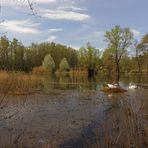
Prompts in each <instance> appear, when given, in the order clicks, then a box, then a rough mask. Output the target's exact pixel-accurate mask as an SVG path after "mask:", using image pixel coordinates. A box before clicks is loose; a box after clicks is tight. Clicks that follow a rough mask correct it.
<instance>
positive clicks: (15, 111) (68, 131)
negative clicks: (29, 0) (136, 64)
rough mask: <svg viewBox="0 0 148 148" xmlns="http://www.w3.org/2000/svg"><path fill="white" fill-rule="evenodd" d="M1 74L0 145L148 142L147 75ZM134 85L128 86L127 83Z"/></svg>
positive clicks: (100, 146) (79, 147)
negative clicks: (112, 86) (108, 89)
mask: <svg viewBox="0 0 148 148" xmlns="http://www.w3.org/2000/svg"><path fill="white" fill-rule="evenodd" d="M108 83H112V81H111V78H104V77H99V76H98V77H96V78H94V79H91V80H88V79H87V77H86V76H76V77H74V76H60V77H56V76H54V77H52V78H51V77H49V76H37V75H31V74H30V75H29V74H28V75H27V74H23V73H22V74H20V73H19V74H17V73H16V74H7V73H2V74H1V75H0V94H1V96H0V148H4V147H5V148H7V147H8V148H9V147H11V148H13V147H19V148H21V147H27V148H33V147H35V148H38V147H39V148H66V147H71V148H83V147H84V148H87V147H88V148H106V147H115V148H116V147H117V148H119V147H135V148H136V147H137V148H140V147H142V148H144V147H145V148H146V147H147V146H148V77H146V76H141V78H137V77H136V76H130V77H125V76H123V77H122V78H121V81H120V85H121V86H122V88H124V89H126V90H127V91H126V92H124V93H105V92H103V91H102V88H103V87H104V86H105V85H106V84H108ZM130 83H132V84H133V85H136V86H137V88H136V89H130V88H129V84H130Z"/></svg>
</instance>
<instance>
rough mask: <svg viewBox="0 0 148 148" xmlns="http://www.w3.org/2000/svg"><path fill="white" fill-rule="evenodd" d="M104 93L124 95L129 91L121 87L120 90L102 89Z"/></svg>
mask: <svg viewBox="0 0 148 148" xmlns="http://www.w3.org/2000/svg"><path fill="white" fill-rule="evenodd" d="M102 91H103V92H105V93H123V92H126V91H127V90H125V89H123V88H121V87H118V88H109V87H104V88H103V89H102Z"/></svg>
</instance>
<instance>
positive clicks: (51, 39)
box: [43, 35, 57, 42]
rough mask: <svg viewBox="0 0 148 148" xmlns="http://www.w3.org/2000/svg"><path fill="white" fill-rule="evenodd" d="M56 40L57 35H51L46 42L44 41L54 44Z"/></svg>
mask: <svg viewBox="0 0 148 148" xmlns="http://www.w3.org/2000/svg"><path fill="white" fill-rule="evenodd" d="M56 38H57V37H56V36H55V35H51V36H49V37H48V38H47V39H46V40H44V41H43V42H53V41H54V40H55V39H56Z"/></svg>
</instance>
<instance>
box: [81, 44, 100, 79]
mask: <svg viewBox="0 0 148 148" xmlns="http://www.w3.org/2000/svg"><path fill="white" fill-rule="evenodd" d="M99 55H100V53H99V50H98V49H96V48H94V47H92V46H91V45H90V43H88V44H87V45H86V47H82V48H80V50H79V62H80V65H81V66H83V67H85V68H86V69H87V71H88V75H89V76H90V77H91V76H94V75H95V73H96V68H97V66H98V65H99V63H100V58H99Z"/></svg>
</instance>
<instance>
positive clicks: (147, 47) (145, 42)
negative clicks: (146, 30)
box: [137, 34, 148, 73]
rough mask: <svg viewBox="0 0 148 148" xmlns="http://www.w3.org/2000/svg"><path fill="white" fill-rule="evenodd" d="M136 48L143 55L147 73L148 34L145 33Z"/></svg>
mask: <svg viewBox="0 0 148 148" xmlns="http://www.w3.org/2000/svg"><path fill="white" fill-rule="evenodd" d="M137 50H138V51H139V52H140V53H141V54H140V55H143V59H144V61H145V65H146V69H147V73H148V34H145V35H144V37H143V38H142V40H141V42H140V43H139V44H138V45H137Z"/></svg>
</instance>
